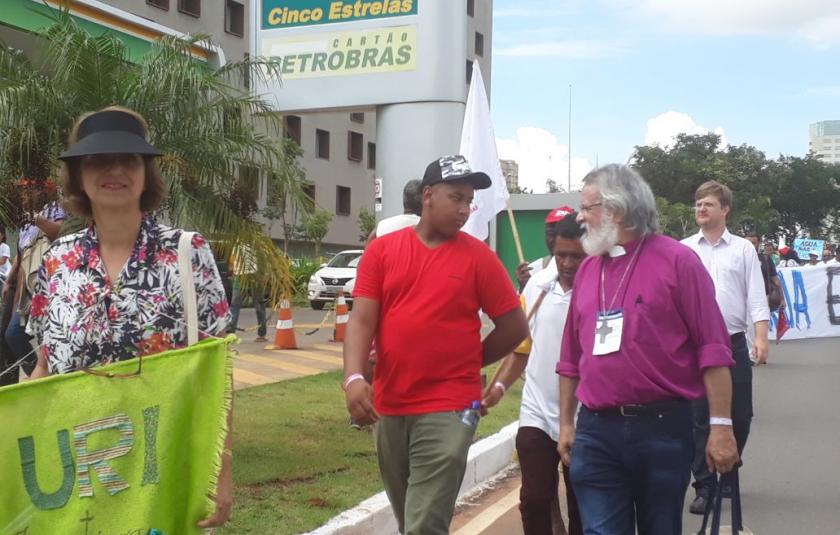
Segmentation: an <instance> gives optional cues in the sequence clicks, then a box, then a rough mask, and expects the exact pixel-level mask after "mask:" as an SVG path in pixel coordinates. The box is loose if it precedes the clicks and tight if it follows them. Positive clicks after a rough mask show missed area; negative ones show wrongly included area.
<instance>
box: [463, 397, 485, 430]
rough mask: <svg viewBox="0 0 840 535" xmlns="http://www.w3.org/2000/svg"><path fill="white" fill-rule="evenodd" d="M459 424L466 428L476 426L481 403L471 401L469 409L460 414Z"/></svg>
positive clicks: (479, 416) (479, 417)
mask: <svg viewBox="0 0 840 535" xmlns="http://www.w3.org/2000/svg"><path fill="white" fill-rule="evenodd" d="M460 417H461V423H462V424H464V425H466V426H467V427H476V426H478V421H479V420H480V419H481V403H480V402H479V401H477V400H473V402H472V403H470V406H469V408H466V409H464V410H462V411H461V413H460Z"/></svg>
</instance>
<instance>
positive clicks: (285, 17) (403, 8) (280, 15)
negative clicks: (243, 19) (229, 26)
mask: <svg viewBox="0 0 840 535" xmlns="http://www.w3.org/2000/svg"><path fill="white" fill-rule="evenodd" d="M419 1H420V0H319V1H307V0H264V2H263V5H262V18H261V21H260V22H261V24H260V28H262V29H263V30H270V29H275V28H293V27H295V26H314V25H317V24H332V23H339V22H353V21H359V20H371V19H388V18H393V17H401V16H405V15H416V14H417V3H418V2H419Z"/></svg>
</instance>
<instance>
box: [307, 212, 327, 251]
mask: <svg viewBox="0 0 840 535" xmlns="http://www.w3.org/2000/svg"><path fill="white" fill-rule="evenodd" d="M332 219H333V215H332V213H331V212H328V211H327V210H323V209H321V208H316V209H315V210H314V211H313V212H312V213H311V214H309V215H308V216H307V217H306V218H305V219H304V220H303V233H304V235H305V236H306V238H307V239H309V240H311V241H312V242H313V243H314V244H315V256H316V257H318V256H321V243H322V242H323V241H324V238H325V237H326V236H327V232H329V230H330V222H331V221H332Z"/></svg>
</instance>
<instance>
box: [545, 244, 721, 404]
mask: <svg viewBox="0 0 840 535" xmlns="http://www.w3.org/2000/svg"><path fill="white" fill-rule="evenodd" d="M641 243H642V240H640V239H638V240H634V241H632V242H630V243H628V244H626V245H625V246H624V248H625V250H626V254H624V255H622V256H616V257H610V256H608V255H603V256H600V257H590V258H587V259H586V260H584V262H583V263H582V264H581V266H580V268H579V269H578V272H577V275H576V276H575V284H574V291H573V293H572V303H571V307H570V310H569V315H568V317H567V319H566V329H565V332H564V334H563V344H562V346H561V349H560V361H559V362H558V363H557V373H558V374H560V375H563V376H566V377H573V378H579V379H580V383H579V384H578V389H577V398H578V400H579V401H580V402H581V403H583V404H584V405H585V406H586V407H588V408H590V409H605V408H610V407H618V406H620V405H630V404H642V403H650V402H653V401H657V400H663V399H672V398H685V399H697V398H701V397H703V396H704V395H705V387H704V385H703V370H704V369H705V368H710V367H715V366H725V367H731V366H733V365H734V361H733V360H732V351H731V349H730V343H729V333H728V332H727V330H726V324H725V323H724V321H723V316H722V315H721V313H720V309H719V308H718V306H717V302H716V301H715V288H714V285H713V283H712V279H711V278H710V277H709V274H708V272H707V271H706V269H705V268H704V267H703V264H702V263H701V262H700V259H699V258H698V257H697V255H696V254H695V253H694V252H693V251H692V250H691V249H689V248H688V247H686V246H685V245H682V244H681V243H679V242H677V241H675V240H672V239H671V238H668V237H665V236H661V235H648V236H647V238H646V239H645V240H644V244H643V245H642V248H641V250H640V251H639V255H638V257H637V259H636V266H635V268H633V269H631V271H630V272H628V274H627V277H626V279H625V281H624V285H623V287H622V288H621V289H620V290H619V289H618V284H619V281H620V280H621V278H622V274H623V273H624V272H625V269H626V268H627V266H628V264H629V263H630V261H631V259H632V258H633V253H634V251H635V250H636V249H637V248H638V247H639V245H640V244H641ZM602 264H603V266H604V269H605V277H604V278H605V288H604V293H605V297H606V303H607V304H606V306H607V307H609V304H610V302H611V301H612V299H613V296H614V295H616V291H617V290H619V293H618V297H617V298H616V300H615V305H614V306H613V308H620V309H622V311H623V313H624V329H623V332H622V337H621V349H619V350H618V351H617V352H615V353H612V354H610V355H603V356H595V355H593V354H592V348H593V345H594V343H595V329H596V327H597V324H596V323H597V314H598V311H599V309H600V308H601V307H600V300H601V298H600V283H601V265H602Z"/></svg>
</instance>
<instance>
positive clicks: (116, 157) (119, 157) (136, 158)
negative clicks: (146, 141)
mask: <svg viewBox="0 0 840 535" xmlns="http://www.w3.org/2000/svg"><path fill="white" fill-rule="evenodd" d="M142 163H143V158H142V157H141V156H140V155H138V154H133V153H116V154H88V155H87V156H82V165H83V166H85V167H88V168H92V169H108V168H110V167H111V166H113V165H114V164H118V165H120V166H122V167H125V168H127V169H134V168H136V167H139V166H140V165H141V164H142Z"/></svg>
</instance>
